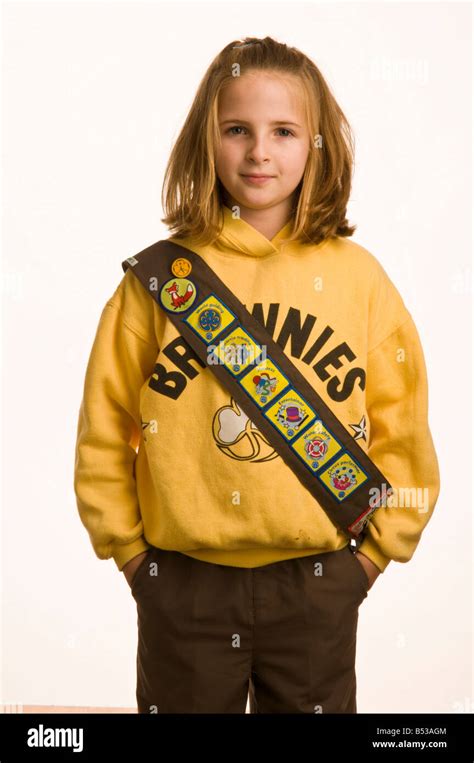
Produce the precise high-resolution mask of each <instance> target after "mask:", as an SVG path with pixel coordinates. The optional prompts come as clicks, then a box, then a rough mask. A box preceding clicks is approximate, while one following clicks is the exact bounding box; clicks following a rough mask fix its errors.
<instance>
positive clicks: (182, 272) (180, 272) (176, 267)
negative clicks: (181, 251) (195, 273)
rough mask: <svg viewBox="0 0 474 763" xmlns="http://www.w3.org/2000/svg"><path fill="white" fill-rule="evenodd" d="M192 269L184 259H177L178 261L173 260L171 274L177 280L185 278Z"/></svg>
mask: <svg viewBox="0 0 474 763" xmlns="http://www.w3.org/2000/svg"><path fill="white" fill-rule="evenodd" d="M192 269H193V266H192V265H191V263H190V262H189V260H187V259H186V258H185V257H178V259H177V260H174V261H173V264H172V265H171V272H172V273H173V275H175V276H177V277H178V278H186V276H187V275H189V274H190V272H191V270H192Z"/></svg>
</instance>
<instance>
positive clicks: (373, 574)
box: [355, 551, 380, 591]
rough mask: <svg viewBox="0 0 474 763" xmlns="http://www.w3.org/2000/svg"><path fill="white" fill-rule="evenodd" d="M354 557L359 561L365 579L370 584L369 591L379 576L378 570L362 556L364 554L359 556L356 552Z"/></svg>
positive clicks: (370, 561) (369, 560)
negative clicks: (367, 579) (366, 578)
mask: <svg viewBox="0 0 474 763" xmlns="http://www.w3.org/2000/svg"><path fill="white" fill-rule="evenodd" d="M355 557H356V559H358V560H359V562H360V564H361V565H362V567H363V568H364V570H365V572H366V575H367V577H368V578H369V583H370V585H369V591H370V589H371V588H372V586H373V584H374V583H375V581H376V580H377V578H378V576H379V575H380V570H379V568H378V567H377V565H375V564H374V563H373V561H372V560H371V559H369V558H368V557H367V556H364V554H361V553H360V551H356V553H355Z"/></svg>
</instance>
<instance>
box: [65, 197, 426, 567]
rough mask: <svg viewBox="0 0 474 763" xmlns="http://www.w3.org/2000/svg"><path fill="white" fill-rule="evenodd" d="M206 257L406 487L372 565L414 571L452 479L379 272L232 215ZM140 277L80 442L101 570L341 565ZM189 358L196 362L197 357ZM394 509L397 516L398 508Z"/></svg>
mask: <svg viewBox="0 0 474 763" xmlns="http://www.w3.org/2000/svg"><path fill="white" fill-rule="evenodd" d="M223 219H224V225H223V230H222V233H221V234H220V236H219V238H218V239H217V240H216V241H215V242H214V243H213V244H212V245H208V246H196V245H195V244H194V242H193V240H192V238H187V239H174V238H171V239H170V240H174V241H176V243H179V244H180V245H181V246H184V247H186V248H189V249H191V250H194V251H195V252H197V254H199V255H200V256H201V257H203V258H204V260H205V261H206V262H207V264H208V265H209V266H210V267H211V268H212V269H213V270H214V271H215V272H216V274H217V275H218V276H219V278H221V279H222V280H223V281H224V283H225V284H226V285H227V286H228V287H229V288H230V289H231V290H232V291H233V293H234V294H235V295H236V296H237V297H238V299H240V301H241V302H242V303H243V304H244V305H245V306H246V308H247V309H248V310H249V311H250V312H251V313H253V315H254V316H255V317H256V318H257V319H258V320H259V321H260V322H261V323H264V325H265V326H266V328H267V330H268V331H269V333H270V334H271V335H272V337H273V339H274V340H275V341H277V342H278V344H279V345H280V346H281V347H282V349H283V350H284V352H285V353H286V355H287V356H288V357H289V359H290V360H291V361H292V363H293V364H294V365H295V366H296V368H297V369H298V370H299V371H300V372H301V373H302V374H303V375H304V376H305V377H306V379H307V380H308V382H309V383H310V384H311V385H312V386H313V387H314V389H315V390H316V391H317V393H318V394H319V395H320V396H321V397H322V398H323V400H324V401H325V402H326V404H327V405H328V406H329V407H330V408H331V409H332V411H333V412H334V414H335V415H336V416H337V417H338V419H339V420H340V422H341V423H342V424H343V425H344V426H345V427H346V428H347V430H348V432H350V433H351V434H352V436H353V437H354V439H355V440H357V442H358V444H359V445H360V446H361V447H362V448H363V449H364V451H365V452H366V453H367V454H368V455H369V457H370V458H371V459H372V460H373V461H374V463H375V464H376V465H377V467H378V468H379V469H380V470H381V472H382V473H383V474H384V475H385V476H386V478H387V480H388V481H389V482H390V484H391V485H392V487H393V488H394V496H392V499H389V501H388V503H387V505H386V506H382V507H381V508H379V509H377V510H376V511H375V512H374V514H372V516H371V519H370V522H369V524H368V526H367V530H366V535H365V538H364V540H363V542H362V545H361V546H360V549H359V550H360V552H361V553H363V554H365V556H367V557H368V558H369V559H371V560H372V561H373V562H374V564H375V565H376V566H377V567H378V568H379V569H380V571H381V572H383V571H384V570H385V568H386V567H387V565H388V564H389V562H390V560H395V561H398V562H407V561H409V560H410V559H411V557H412V556H413V553H414V551H415V549H416V547H417V545H418V543H419V540H420V537H421V533H422V531H423V529H424V527H425V526H426V524H427V523H428V521H429V519H430V517H431V515H432V512H433V509H434V507H435V504H436V501H437V498H438V494H439V490H440V477H439V469H438V461H437V456H436V452H435V449H434V445H433V441H432V437H431V433H430V429H429V424H428V388H427V375H426V367H425V361H424V355H423V350H422V347H421V344H420V339H419V336H418V333H417V329H416V326H415V324H414V322H413V318H412V316H411V314H410V313H409V311H408V310H407V308H406V307H405V305H404V302H403V300H402V298H401V296H400V294H399V293H398V291H397V289H396V288H395V286H394V284H393V283H392V281H391V280H390V278H389V277H388V275H387V274H386V272H385V270H384V269H383V267H382V266H381V265H380V263H379V262H378V260H377V259H376V258H375V256H374V255H372V254H371V253H370V252H369V251H367V250H366V249H365V248H363V247H362V246H360V245H358V244H356V243H355V242H353V241H351V240H349V239H346V238H341V237H336V238H332V239H329V240H327V241H324V242H323V243H321V244H319V245H314V244H305V245H303V244H301V243H299V242H291V243H287V244H284V243H282V239H283V238H284V237H285V236H288V235H290V232H291V227H292V222H291V221H290V222H289V223H287V225H285V227H284V228H282V230H280V231H279V233H278V234H277V235H276V236H275V237H274V238H273V239H272V240H271V241H270V240H269V239H267V238H266V237H265V236H264V235H263V234H262V233H260V232H259V231H257V230H256V229H255V228H253V227H252V226H251V225H250V224H248V223H247V222H245V221H244V220H242V219H236V218H234V216H233V214H232V212H231V210H230V209H229V208H228V207H226V206H224V207H223ZM188 348H189V346H188V345H187V344H186V343H185V342H184V340H183V338H182V337H181V335H180V334H179V332H178V331H177V329H176V328H175V326H174V324H173V323H172V321H171V320H170V319H169V318H168V317H167V314H166V313H165V311H164V310H162V308H160V307H159V306H158V304H157V303H156V302H155V300H154V299H153V297H152V296H151V295H150V294H148V293H147V291H146V290H145V289H144V288H143V286H142V284H141V283H140V282H139V280H138V278H137V277H136V276H135V275H134V274H133V270H132V269H129V270H127V272H126V273H125V275H124V276H123V278H122V280H121V281H120V283H119V285H118V287H117V288H116V290H115V292H114V293H113V295H112V296H111V297H110V299H109V300H108V302H107V303H106V305H105V306H104V308H103V310H102V314H101V317H100V321H99V325H98V328H97V332H96V336H95V340H94V343H93V346H92V351H91V354H90V358H89V363H88V366H87V371H86V376H85V384H84V392H83V400H82V404H81V407H80V411H79V421H78V430H77V445H76V460H75V471H74V490H75V494H76V498H77V506H78V510H79V515H80V518H81V521H82V523H83V524H84V526H85V527H86V528H87V531H88V533H89V536H90V540H91V543H92V546H93V548H94V551H95V553H96V555H97V557H98V558H99V559H109V558H111V557H113V559H114V560H115V562H116V564H117V567H118V569H119V570H122V568H123V567H124V565H125V564H126V563H127V562H128V561H129V560H130V559H132V558H133V557H134V556H137V554H139V553H141V552H142V551H145V550H146V549H147V548H148V547H149V545H154V546H158V547H159V548H162V549H166V550H173V551H179V552H181V553H183V554H188V555H189V556H191V557H194V558H195V559H199V560H202V561H205V562H213V563H215V564H224V565H231V566H238V567H259V566H261V565H265V564H269V563H272V562H277V561H280V560H283V559H290V558H294V557H301V556H307V555H313V554H317V553H322V552H326V551H335V550H339V549H341V548H343V547H344V546H345V545H347V543H348V538H347V537H346V536H345V535H344V533H343V532H342V531H341V530H340V529H339V528H338V527H336V526H335V525H334V524H333V523H332V522H331V521H330V520H329V518H328V516H327V514H326V512H325V511H324V509H323V508H322V507H321V506H320V504H319V503H318V502H317V501H316V499H315V498H314V496H313V495H311V494H310V493H309V491H308V490H307V489H306V488H305V487H304V486H303V485H302V483H301V482H300V480H299V479H298V477H297V476H296V475H295V474H294V473H293V471H292V470H291V469H290V467H289V466H288V465H287V464H286V463H285V462H284V461H283V459H282V458H281V456H279V455H278V454H277V453H276V452H275V451H274V449H273V448H272V447H271V445H269V443H268V441H267V440H266V439H265V437H264V436H263V435H262V434H261V433H260V432H259V430H258V428H257V427H256V426H255V424H253V422H252V421H251V420H250V419H249V418H248V417H247V416H246V415H245V414H244V412H243V411H242V410H241V409H240V408H239V406H238V405H237V403H236V402H235V400H233V398H232V396H231V394H230V393H229V392H228V391H227V389H226V388H225V387H224V386H223V385H222V384H221V382H220V381H219V380H218V379H217V378H216V377H215V376H214V374H213V372H212V370H211V369H210V368H202V366H201V365H200V364H198V363H197V362H196V361H195V360H194V359H189V357H188V358H187V357H186V350H187V349H188ZM183 356H184V357H183ZM390 501H391V502H392V505H390Z"/></svg>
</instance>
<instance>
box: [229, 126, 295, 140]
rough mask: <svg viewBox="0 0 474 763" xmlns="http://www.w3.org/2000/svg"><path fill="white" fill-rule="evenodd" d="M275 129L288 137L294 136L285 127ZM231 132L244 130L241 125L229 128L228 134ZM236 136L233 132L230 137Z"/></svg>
mask: <svg viewBox="0 0 474 763" xmlns="http://www.w3.org/2000/svg"><path fill="white" fill-rule="evenodd" d="M277 129H278V131H279V132H280V131H283V132H287V133H288V134H289V135H294V133H292V132H291V130H288V129H287V128H286V127H278V128H277ZM232 130H245V127H243V126H242V125H235V126H234V127H229V129H228V130H227V132H228V133H230V132H231V131H232ZM238 134H239V133H235V132H234V133H232V135H238ZM283 137H284V138H286V137H288V136H287V135H284V136H283Z"/></svg>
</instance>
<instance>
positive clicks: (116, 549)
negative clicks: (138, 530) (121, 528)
mask: <svg viewBox="0 0 474 763" xmlns="http://www.w3.org/2000/svg"><path fill="white" fill-rule="evenodd" d="M149 548H150V544H149V543H147V542H146V540H145V539H144V538H143V536H142V537H141V538H137V540H134V541H133V542H132V543H126V544H120V545H119V544H112V554H111V556H112V557H113V559H114V562H115V564H116V565H117V567H118V568H119V570H120V572H122V569H123V568H124V567H125V565H126V564H127V562H129V561H130V560H131V559H133V557H134V556H138V554H141V553H143V551H147V550H148V549H149Z"/></svg>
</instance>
